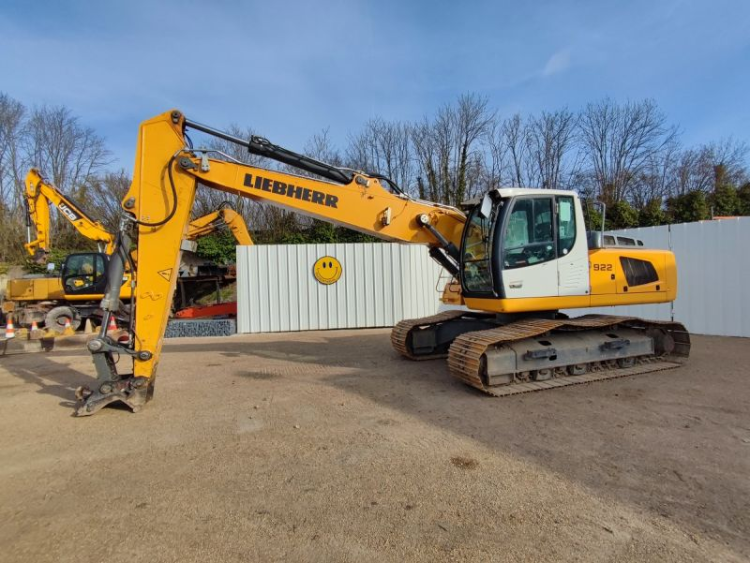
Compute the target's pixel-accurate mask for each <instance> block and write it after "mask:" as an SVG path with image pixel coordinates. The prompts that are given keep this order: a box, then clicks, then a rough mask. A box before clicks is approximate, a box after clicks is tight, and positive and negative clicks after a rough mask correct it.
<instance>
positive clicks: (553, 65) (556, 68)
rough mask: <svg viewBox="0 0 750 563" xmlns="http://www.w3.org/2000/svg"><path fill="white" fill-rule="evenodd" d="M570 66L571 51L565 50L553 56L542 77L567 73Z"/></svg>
mask: <svg viewBox="0 0 750 563" xmlns="http://www.w3.org/2000/svg"><path fill="white" fill-rule="evenodd" d="M569 66H570V49H563V50H562V51H558V52H557V53H555V54H554V55H552V56H551V57H550V58H549V60H548V61H547V64H546V65H544V69H543V70H542V76H552V75H553V74H558V73H560V72H563V71H566V70H567V69H568V67H569Z"/></svg>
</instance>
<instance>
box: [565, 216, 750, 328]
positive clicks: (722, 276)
mask: <svg viewBox="0 0 750 563" xmlns="http://www.w3.org/2000/svg"><path fill="white" fill-rule="evenodd" d="M615 234H618V235H620V234H621V235H625V236H630V237H635V238H639V239H641V240H643V243H644V245H645V246H646V247H650V248H663V249H669V250H672V252H674V253H675V257H676V259H677V276H678V282H677V283H678V288H677V300H676V301H675V302H674V303H673V304H671V305H670V304H661V305H636V306H626V307H604V308H601V309H595V310H594V309H592V310H591V311H592V312H599V313H605V314H617V315H633V316H638V317H644V318H649V319H658V320H669V319H671V318H674V319H675V320H677V321H679V322H681V323H683V324H685V326H686V327H687V328H688V330H689V331H690V332H692V333H695V334H715V335H720V336H748V337H750V217H739V218H734V219H722V220H717V221H701V222H698V223H682V224H679V225H668V226H663V227H643V228H638V229H626V230H622V231H616V232H615ZM586 312H588V310H587V311H586ZM570 313H572V314H573V315H580V314H581V310H576V311H570Z"/></svg>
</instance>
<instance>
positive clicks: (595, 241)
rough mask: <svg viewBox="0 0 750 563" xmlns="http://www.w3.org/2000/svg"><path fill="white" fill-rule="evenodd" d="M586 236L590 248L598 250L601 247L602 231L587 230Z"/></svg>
mask: <svg viewBox="0 0 750 563" xmlns="http://www.w3.org/2000/svg"><path fill="white" fill-rule="evenodd" d="M586 237H587V239H588V243H589V249H590V250H599V249H600V248H602V246H603V243H602V232H601V231H589V232H588V233H586Z"/></svg>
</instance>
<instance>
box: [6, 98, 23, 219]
mask: <svg viewBox="0 0 750 563" xmlns="http://www.w3.org/2000/svg"><path fill="white" fill-rule="evenodd" d="M25 114H26V108H25V107H24V106H23V104H22V103H21V102H19V101H17V100H14V99H13V98H11V97H10V96H8V95H7V94H3V93H0V205H3V206H4V207H5V208H6V209H9V210H11V209H15V208H16V207H18V206H19V205H20V204H21V197H22V196H21V194H22V193H23V183H22V182H23V174H24V172H23V170H22V169H23V155H22V153H21V140H22V136H23V132H24V117H25Z"/></svg>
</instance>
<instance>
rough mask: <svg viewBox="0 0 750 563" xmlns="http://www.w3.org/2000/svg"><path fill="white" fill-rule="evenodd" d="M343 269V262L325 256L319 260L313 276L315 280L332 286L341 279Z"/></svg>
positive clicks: (314, 267)
mask: <svg viewBox="0 0 750 563" xmlns="http://www.w3.org/2000/svg"><path fill="white" fill-rule="evenodd" d="M342 272H343V268H342V267H341V262H339V261H338V260H336V259H335V258H334V257H333V256H323V258H319V259H318V261H317V262H315V265H314V266H313V275H314V276H315V279H316V280H318V281H319V282H320V283H322V284H324V285H331V284H332V283H336V282H337V281H338V280H339V278H340V277H341V273H342Z"/></svg>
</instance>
